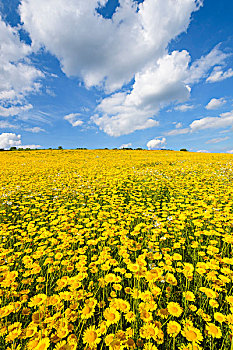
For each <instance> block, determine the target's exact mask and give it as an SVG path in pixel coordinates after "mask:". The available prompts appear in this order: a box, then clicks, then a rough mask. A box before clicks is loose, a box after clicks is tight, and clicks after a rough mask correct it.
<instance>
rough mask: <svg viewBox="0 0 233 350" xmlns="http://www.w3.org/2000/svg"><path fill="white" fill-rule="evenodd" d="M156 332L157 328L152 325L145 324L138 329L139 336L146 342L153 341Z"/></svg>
mask: <svg viewBox="0 0 233 350" xmlns="http://www.w3.org/2000/svg"><path fill="white" fill-rule="evenodd" d="M158 331H159V329H158V327H156V326H154V325H153V324H152V323H147V324H144V325H143V326H142V327H141V328H140V336H141V337H142V338H146V339H148V340H149V339H151V338H152V339H154V340H155V339H156V336H157V334H158Z"/></svg>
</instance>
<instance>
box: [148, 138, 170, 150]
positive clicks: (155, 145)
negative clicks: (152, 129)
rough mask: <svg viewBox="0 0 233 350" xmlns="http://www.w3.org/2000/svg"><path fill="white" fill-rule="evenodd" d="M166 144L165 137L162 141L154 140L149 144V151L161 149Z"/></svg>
mask: <svg viewBox="0 0 233 350" xmlns="http://www.w3.org/2000/svg"><path fill="white" fill-rule="evenodd" d="M165 144H166V138H165V137H163V138H162V139H161V140H160V139H159V138H157V139H153V140H150V141H148V142H147V145H146V146H147V148H148V149H150V150H151V149H159V148H161V147H162V146H164V145H165Z"/></svg>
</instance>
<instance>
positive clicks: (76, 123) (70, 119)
mask: <svg viewBox="0 0 233 350" xmlns="http://www.w3.org/2000/svg"><path fill="white" fill-rule="evenodd" d="M80 115H81V114H80V113H71V114H67V115H65V116H64V119H65V120H67V121H68V122H69V123H70V124H71V125H72V126H81V125H82V124H83V121H82V120H80V119H78V118H77V117H79V116H80Z"/></svg>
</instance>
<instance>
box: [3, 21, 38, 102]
mask: <svg viewBox="0 0 233 350" xmlns="http://www.w3.org/2000/svg"><path fill="white" fill-rule="evenodd" d="M0 42H1V55H0V101H1V102H2V103H4V102H7V103H8V104H9V103H16V102H17V103H18V102H19V101H20V100H22V99H24V97H25V96H26V95H27V94H29V93H32V92H37V91H38V90H39V89H40V84H39V80H40V79H41V78H42V77H44V74H43V73H42V72H41V71H39V70H38V69H36V68H35V67H33V66H32V65H31V64H30V60H29V59H28V57H27V56H28V55H30V54H31V52H32V49H31V47H30V46H29V45H26V44H25V43H23V42H22V41H20V37H19V34H18V31H17V29H16V28H12V27H11V26H10V25H7V24H6V23H5V22H4V21H3V20H2V18H1V16H0Z"/></svg>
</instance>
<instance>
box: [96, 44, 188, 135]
mask: <svg viewBox="0 0 233 350" xmlns="http://www.w3.org/2000/svg"><path fill="white" fill-rule="evenodd" d="M189 60H190V57H189V55H188V53H187V51H181V52H178V51H173V52H172V54H171V55H165V56H164V57H162V58H161V59H159V60H158V62H157V64H156V65H154V66H151V67H149V68H147V69H146V70H145V71H144V72H142V73H137V74H136V75H135V82H134V84H133V87H132V91H131V92H129V93H126V92H125V93H115V94H113V95H112V96H110V97H107V98H105V99H103V100H102V102H101V103H100V104H99V106H98V108H97V111H98V112H100V113H102V114H103V116H99V114H96V115H95V116H94V117H92V120H93V121H94V123H95V124H97V125H98V126H99V127H100V129H102V130H104V132H106V133H107V134H108V135H111V136H120V135H124V134H129V133H131V132H133V131H135V130H142V129H146V128H150V127H153V126H157V125H158V124H159V123H158V121H156V120H154V119H153V117H154V115H155V114H156V113H158V111H159V110H160V109H161V108H162V107H164V106H165V105H166V104H169V103H171V102H172V101H179V102H182V101H184V100H186V99H187V98H188V97H189V94H190V88H189V87H188V86H187V85H186V84H185V83H183V81H182V80H183V79H184V78H185V76H186V69H187V68H188V64H189Z"/></svg>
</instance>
